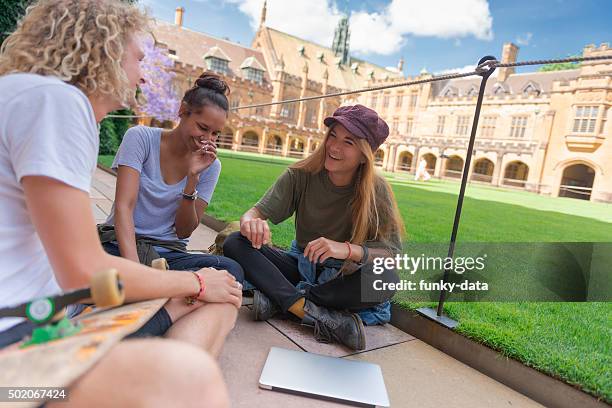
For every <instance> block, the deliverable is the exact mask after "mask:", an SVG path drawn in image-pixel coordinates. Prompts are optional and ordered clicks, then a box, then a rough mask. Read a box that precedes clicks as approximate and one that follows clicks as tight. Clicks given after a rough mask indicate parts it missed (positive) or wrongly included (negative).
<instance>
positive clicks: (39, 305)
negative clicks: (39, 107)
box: [26, 298, 55, 324]
mask: <svg viewBox="0 0 612 408" xmlns="http://www.w3.org/2000/svg"><path fill="white" fill-rule="evenodd" d="M54 314H55V303H53V301H52V300H51V299H48V298H44V299H37V300H35V301H33V302H31V303H29V304H28V305H27V306H26V316H28V319H30V320H31V321H33V322H34V323H38V324H40V323H44V322H47V321H49V320H51V318H52V317H53V315H54Z"/></svg>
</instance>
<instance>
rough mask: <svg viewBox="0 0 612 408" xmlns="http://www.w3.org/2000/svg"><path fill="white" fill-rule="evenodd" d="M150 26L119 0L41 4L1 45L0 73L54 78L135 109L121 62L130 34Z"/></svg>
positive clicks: (42, 1) (59, 0) (141, 14)
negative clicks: (110, 96) (30, 74)
mask: <svg viewBox="0 0 612 408" xmlns="http://www.w3.org/2000/svg"><path fill="white" fill-rule="evenodd" d="M148 26H149V18H148V16H147V15H146V13H144V12H143V11H141V10H140V9H138V8H136V7H134V6H130V5H128V4H125V3H122V2H120V1H118V0H40V1H37V2H35V3H34V4H33V5H31V6H30V7H28V9H27V12H26V15H25V16H24V17H23V19H22V20H21V21H20V22H19V24H18V26H17V29H16V30H15V32H13V33H12V34H11V35H10V36H9V37H8V38H7V39H6V40H5V41H4V43H3V44H2V47H0V75H5V74H10V73H16V72H23V73H32V74H39V75H50V76H55V77H58V78H59V79H61V80H62V81H64V82H67V83H69V84H72V85H75V86H76V87H78V88H79V89H80V90H81V91H83V93H85V94H86V95H92V94H105V95H113V96H114V97H116V98H118V99H119V102H121V103H122V104H123V105H124V106H133V105H134V103H135V91H134V89H131V87H130V85H129V83H128V78H127V75H126V73H125V71H124V70H123V68H122V67H121V60H122V57H123V54H124V51H125V46H126V44H127V43H128V41H129V39H130V36H131V35H135V34H138V33H139V32H144V31H147V29H148Z"/></svg>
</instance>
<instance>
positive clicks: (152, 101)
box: [140, 39, 180, 122]
mask: <svg viewBox="0 0 612 408" xmlns="http://www.w3.org/2000/svg"><path fill="white" fill-rule="evenodd" d="M143 51H144V54H145V57H144V59H143V61H142V65H141V67H142V74H143V77H144V79H145V81H146V83H144V84H143V85H141V86H140V89H141V91H142V96H143V97H144V99H145V102H144V103H143V104H142V105H141V106H140V109H141V111H142V112H143V113H144V114H146V115H149V116H152V117H154V118H155V119H157V120H159V121H161V122H163V121H166V120H176V119H177V115H178V109H179V106H180V100H179V98H178V97H177V92H176V90H175V89H174V84H173V80H174V77H175V76H176V73H174V72H172V71H171V68H172V67H173V66H174V61H172V59H170V57H168V55H167V54H166V53H165V52H164V51H163V50H162V49H161V48H159V47H157V46H156V45H155V44H154V43H153V40H151V39H149V40H146V41H145V42H144V44H143Z"/></svg>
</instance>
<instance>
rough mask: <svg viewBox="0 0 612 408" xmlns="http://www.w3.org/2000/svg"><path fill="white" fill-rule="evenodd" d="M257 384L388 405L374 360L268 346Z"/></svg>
mask: <svg viewBox="0 0 612 408" xmlns="http://www.w3.org/2000/svg"><path fill="white" fill-rule="evenodd" d="M259 386H260V387H261V388H264V389H268V390H276V391H282V392H288V393H291V394H300V395H307V396H310V397H315V398H322V399H329V400H334V401H338V402H344V403H348V404H351V405H356V406H362V407H388V406H389V396H388V395H387V388H386V387H385V382H384V380H383V376H382V371H381V369H380V366H379V365H377V364H371V363H365V362H361V361H353V360H346V359H343V358H337V357H327V356H321V355H318V354H312V353H306V352H303V351H294V350H287V349H283V348H279V347H272V348H270V352H269V353H268V359H267V360H266V364H265V365H264V368H263V371H262V372H261V377H259Z"/></svg>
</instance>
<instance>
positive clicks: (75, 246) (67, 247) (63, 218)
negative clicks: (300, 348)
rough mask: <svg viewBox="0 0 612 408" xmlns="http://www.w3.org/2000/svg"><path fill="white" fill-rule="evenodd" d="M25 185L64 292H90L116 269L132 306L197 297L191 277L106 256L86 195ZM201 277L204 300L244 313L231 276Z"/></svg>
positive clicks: (48, 181) (48, 182)
mask: <svg viewBox="0 0 612 408" xmlns="http://www.w3.org/2000/svg"><path fill="white" fill-rule="evenodd" d="M21 182H22V184H23V188H24V192H25V196H26V203H27V206H28V211H29V214H30V218H31V219H32V223H33V224H34V227H35V228H36V231H37V232H38V235H39V236H40V239H41V241H42V243H43V245H44V247H45V251H46V253H47V256H48V257H49V261H50V263H51V266H52V268H53V271H54V273H55V276H56V278H57V281H58V283H59V284H60V286H61V287H62V288H63V289H74V288H80V287H85V286H88V285H89V281H90V278H91V276H92V275H93V273H94V272H96V271H99V270H103V269H106V268H116V269H117V270H118V271H119V273H120V276H121V279H122V281H123V285H124V288H125V293H126V299H127V300H128V301H137V300H144V299H153V298H159V297H180V296H191V295H194V294H196V293H198V291H199V283H198V282H197V279H195V277H194V276H193V275H192V274H191V273H168V272H165V271H159V270H156V269H153V268H149V267H147V266H144V265H140V264H138V263H136V262H132V261H130V260H128V259H124V258H120V257H115V256H112V255H109V254H107V253H106V252H104V250H103V249H102V245H101V244H100V241H99V239H98V234H97V232H96V228H95V220H94V218H93V214H92V211H91V207H90V204H89V196H88V195H87V193H86V192H84V191H81V190H78V189H76V188H73V187H70V186H68V185H67V184H64V183H62V182H60V181H57V180H55V179H52V178H48V177H43V176H27V177H24V178H23V179H22V180H21ZM198 273H199V274H201V276H202V277H203V278H204V281H205V282H206V284H207V289H206V291H205V294H204V296H203V297H202V300H204V301H216V302H230V303H233V304H237V307H239V297H240V295H241V294H240V290H239V289H237V288H236V287H235V286H234V284H233V283H232V277H231V275H230V274H229V273H228V272H227V271H217V270H214V269H210V268H205V269H201V270H200V271H198ZM206 292H208V294H207V293H206ZM209 299H210V300H209ZM213 299H214V300H213Z"/></svg>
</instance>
